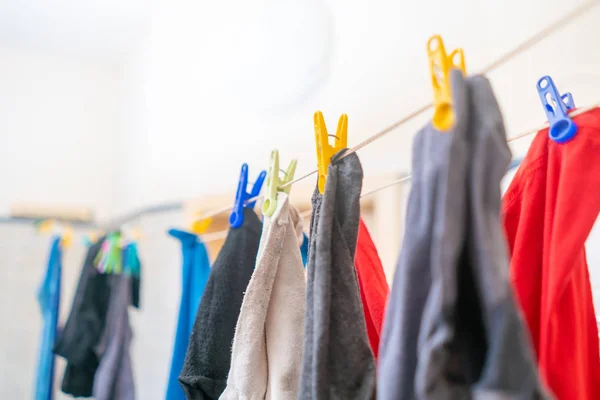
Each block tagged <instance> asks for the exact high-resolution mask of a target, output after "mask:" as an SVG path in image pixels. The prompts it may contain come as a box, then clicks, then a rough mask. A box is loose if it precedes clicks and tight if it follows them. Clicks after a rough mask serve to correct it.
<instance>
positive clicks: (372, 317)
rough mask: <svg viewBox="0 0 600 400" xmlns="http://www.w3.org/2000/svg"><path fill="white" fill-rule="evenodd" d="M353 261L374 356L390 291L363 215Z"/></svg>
mask: <svg viewBox="0 0 600 400" xmlns="http://www.w3.org/2000/svg"><path fill="white" fill-rule="evenodd" d="M354 265H355V267H356V274H357V276H358V284H359V286H360V298H361V300H362V305H363V311H364V313H365V322H366V324H367V334H368V336H369V342H370V343H371V349H372V350H373V354H374V355H375V358H377V354H378V353H379V338H380V336H381V327H382V325H383V316H384V313H385V302H386V300H387V296H388V292H389V291H390V289H389V286H388V284H387V280H386V278H385V272H384V271H383V266H382V265H381V260H380V259H379V254H377V249H376V248H375V244H374V243H373V240H372V239H371V235H370V234H369V230H368V229H367V226H366V225H365V223H364V221H363V220H362V218H361V219H360V223H359V225H358V241H357V243H356V256H355V257H354Z"/></svg>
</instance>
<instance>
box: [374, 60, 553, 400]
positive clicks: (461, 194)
mask: <svg viewBox="0 0 600 400" xmlns="http://www.w3.org/2000/svg"><path fill="white" fill-rule="evenodd" d="M451 78H452V94H453V102H454V108H455V113H456V122H455V125H454V127H453V129H452V130H451V131H449V132H439V131H437V130H435V129H434V128H433V127H432V126H431V125H427V126H426V127H425V128H423V129H422V130H421V131H420V132H419V133H418V135H417V137H416V139H415V142H414V151H413V180H412V190H411V193H410V198H409V204H408V212H407V218H406V231H405V239H404V243H403V247H402V252H401V256H400V260H399V264H398V268H397V271H396V276H395V277H394V283H393V287H392V293H391V295H390V298H389V300H388V307H387V312H386V318H385V322H384V331H383V337H382V342H381V345H380V352H379V354H380V356H379V372H378V379H377V381H378V393H377V397H378V399H431V400H434V399H435V400H437V399H450V400H452V399H470V398H474V399H523V400H525V399H540V398H546V397H545V396H546V394H545V393H544V389H543V387H542V386H541V384H540V379H539V376H538V372H537V367H536V364H535V362H534V358H533V352H532V348H531V344H530V340H529V337H528V334H527V331H526V329H525V327H524V325H523V321H522V320H521V318H520V315H519V312H518V309H517V307H516V305H515V301H514V297H513V293H512V290H511V287H510V284H509V281H508V260H507V255H508V252H507V250H506V244H505V239H504V236H503V231H502V227H501V225H500V180H501V179H502V177H503V175H504V174H505V172H506V168H507V166H508V163H509V161H510V151H509V149H508V147H507V144H506V134H505V131H504V125H503V121H502V115H501V113H500V110H499V107H498V104H497V102H496V99H495V97H494V94H493V91H492V89H491V86H490V84H489V82H488V81H487V79H486V78H484V77H481V76H476V77H471V78H468V79H465V78H464V77H463V76H462V74H461V73H460V72H459V71H453V73H452V76H451Z"/></svg>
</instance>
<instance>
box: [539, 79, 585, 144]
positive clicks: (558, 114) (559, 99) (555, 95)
mask: <svg viewBox="0 0 600 400" xmlns="http://www.w3.org/2000/svg"><path fill="white" fill-rule="evenodd" d="M537 90H538V94H539V95H540V100H541V101H542V105H543V106H544V111H546V117H547V118H548V125H550V129H549V130H548V135H549V136H550V139H552V140H554V141H555V142H556V143H566V142H568V141H569V140H571V139H573V138H574V137H575V134H576V133H577V125H575V122H573V120H572V119H571V118H570V117H569V114H568V113H567V111H568V110H571V109H573V108H575V103H574V101H573V96H572V95H571V93H565V94H564V95H562V96H561V95H560V94H559V92H558V89H556V85H554V81H553V80H552V78H551V77H550V76H548V75H546V76H542V77H541V78H540V80H539V81H538V82H537Z"/></svg>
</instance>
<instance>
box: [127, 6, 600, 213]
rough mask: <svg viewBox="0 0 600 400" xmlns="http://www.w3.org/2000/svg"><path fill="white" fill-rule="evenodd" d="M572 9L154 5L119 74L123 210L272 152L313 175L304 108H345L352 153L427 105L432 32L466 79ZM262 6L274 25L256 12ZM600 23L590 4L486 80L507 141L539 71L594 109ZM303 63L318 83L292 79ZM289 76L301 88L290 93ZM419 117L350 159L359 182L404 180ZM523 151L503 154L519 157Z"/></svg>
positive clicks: (528, 118) (203, 186) (525, 116)
mask: <svg viewBox="0 0 600 400" xmlns="http://www.w3.org/2000/svg"><path fill="white" fill-rule="evenodd" d="M583 1H584V0H577V1H571V2H565V1H561V0H549V1H542V0H534V1H528V2H523V1H520V0H507V1H503V2H480V1H475V0H460V1H453V2H442V1H432V2H411V3H407V2H391V1H385V0H375V1H369V2H348V1H341V0H328V1H325V2H323V1H320V0H311V1H305V2H296V1H291V0H286V1H280V2H274V1H272V0H261V1H260V2H259V4H255V2H250V3H248V2H246V3H242V2H234V1H223V2H189V1H183V0H175V1H170V2H168V3H167V2H165V3H163V4H159V5H158V6H157V8H156V9H155V10H154V13H153V14H152V32H151V34H150V35H149V37H148V38H147V39H146V41H145V44H144V46H143V47H142V49H141V50H140V51H139V52H138V53H136V54H134V55H132V56H131V57H130V59H129V62H128V65H127V67H126V68H125V75H126V76H128V78H127V80H130V79H131V80H132V81H134V82H135V85H134V87H132V90H133V91H134V92H135V93H133V94H130V96H131V98H132V99H134V100H135V101H136V103H135V104H136V106H135V107H137V108H136V112H135V113H125V115H124V118H125V119H126V122H125V124H126V126H127V127H128V131H132V132H135V136H134V137H129V139H128V140H131V141H132V142H131V146H133V147H135V148H137V149H140V153H139V154H137V155H136V163H135V164H136V165H134V166H133V170H131V171H130V181H133V182H136V186H135V191H134V190H131V191H130V192H129V193H127V194H125V198H124V201H123V203H122V204H123V205H124V207H131V206H133V205H135V204H143V203H152V202H156V201H163V200H168V199H178V198H182V197H183V198H186V197H193V196H196V195H199V194H204V193H214V192H218V191H229V192H233V191H234V189H235V185H236V181H237V176H238V171H239V166H240V164H241V163H242V162H243V161H247V162H249V163H250V164H251V174H255V173H256V171H257V170H258V169H260V168H264V167H265V166H266V163H267V160H268V157H269V152H270V150H271V149H272V148H273V147H277V148H279V150H280V155H281V157H282V158H283V159H284V160H286V159H288V158H290V157H296V158H298V159H299V167H298V168H299V169H298V171H299V173H302V172H307V171H310V170H313V169H314V167H315V165H316V162H315V156H314V153H315V150H314V146H315V145H314V133H313V126H312V114H313V112H314V111H315V110H317V109H320V110H323V111H324V113H325V118H326V121H327V123H328V126H329V127H330V128H329V129H330V131H334V130H335V125H336V123H337V119H338V118H339V115H340V113H342V112H346V113H348V114H349V132H350V134H349V135H350V144H356V143H358V142H359V141H361V140H363V139H365V138H366V137H368V136H369V135H371V134H373V133H374V132H376V131H378V130H380V129H382V128H384V127H386V126H387V125H389V124H391V123H392V122H395V121H396V120H398V119H399V118H400V117H402V116H403V115H405V114H407V113H409V112H410V111H412V110H414V109H415V108H418V107H419V106H420V105H422V104H424V103H427V102H429V101H430V100H431V89H430V83H429V81H428V70H427V62H426V58H425V57H426V55H425V44H426V41H427V38H428V37H429V36H430V35H431V34H433V33H441V34H443V36H444V38H445V40H446V43H447V46H448V47H450V48H453V47H455V46H457V45H461V46H463V47H464V48H465V51H466V57H467V68H468V70H469V71H471V72H473V71H477V70H479V69H481V68H483V67H484V66H485V65H487V64H488V63H489V62H491V61H492V60H494V59H496V58H497V57H498V56H499V55H501V54H503V53H505V52H506V51H508V50H509V49H512V48H513V47H514V46H516V45H517V44H519V43H520V42H522V41H523V40H524V39H525V38H527V37H528V36H530V35H532V34H533V33H535V32H536V31H537V30H539V29H541V28H542V27H544V26H546V25H548V24H549V23H550V22H552V21H554V20H556V19H557V18H560V17H561V16H563V15H564V14H565V13H567V12H568V11H569V10H572V9H574V8H575V7H576V6H578V5H580V4H582V3H583ZM274 3H277V4H278V5H279V6H278V7H275V6H274ZM298 3H301V4H302V6H299V5H298ZM265 5H269V6H270V7H271V10H272V11H271V13H272V15H274V16H276V17H277V18H284V17H285V19H284V21H285V22H281V21H280V20H278V19H277V18H275V17H274V18H272V19H271V20H269V19H268V18H267V17H265V16H264V15H263V14H261V13H260V10H263V9H264V7H263V6H265ZM286 7H288V8H287V9H286ZM300 7H304V8H303V9H301V11H299V10H300ZM286 10H288V11H289V10H295V12H294V13H290V15H288V14H286ZM434 11H435V12H434ZM294 15H296V17H294ZM599 18H600V7H597V8H595V9H593V11H591V12H588V13H587V14H586V15H585V16H583V17H582V18H580V19H579V20H577V21H576V22H575V23H574V24H572V25H570V26H567V27H566V28H565V29H564V30H562V31H560V32H558V33H556V34H554V35H552V36H551V37H549V38H548V40H547V41H545V42H543V43H541V44H540V45H538V46H536V47H535V48H534V49H533V50H531V51H529V52H527V53H526V54H525V55H522V56H519V57H516V58H515V59H514V60H512V61H510V62H509V63H508V64H507V65H505V66H503V67H501V68H500V69H498V71H497V72H494V73H492V74H490V78H491V79H492V82H493V84H494V87H495V89H496V92H497V95H498V98H499V101H500V102H501V105H502V108H503V110H504V112H505V116H506V125H507V128H508V131H509V134H517V133H519V132H521V131H522V130H527V129H530V128H533V127H536V126H538V125H539V124H541V123H542V122H543V121H544V119H545V116H544V113H543V110H542V107H541V105H540V103H539V99H538V96H537V93H536V90H535V83H536V81H537V79H538V78H539V77H541V76H542V75H545V74H551V75H552V76H553V77H554V79H555V81H556V82H557V85H558V86H559V88H560V89H562V90H571V91H572V92H573V94H574V95H575V101H576V103H577V104H581V105H585V104H589V103H591V102H593V101H596V100H598V99H597V90H596V85H593V84H590V82H594V81H595V80H597V78H598V73H597V72H596V71H597V70H598V68H599V67H600V52H595V51H590V50H589V46H590V42H589V40H588V38H593V37H597V36H598V34H599V33H600V31H599V29H600V28H598V24H597V23H596V21H597V20H598V19H599ZM265 20H266V21H270V22H268V23H265V22H264V21H265ZM328 21H329V23H330V24H331V25H328ZM329 32H333V39H332V40H331V41H330V40H329V39H328V36H327V35H328V33H329ZM269 35H270V40H269V41H267V42H263V43H261V44H258V41H259V39H260V38H264V36H269ZM590 40H591V39H590ZM330 47H331V48H332V53H331V55H330V57H329V58H328V57H327V56H324V55H323V54H324V52H326V50H325V49H327V48H330ZM290 49H292V50H291V51H290ZM327 62H329V64H327ZM310 68H313V70H315V71H316V73H315V75H316V76H317V77H318V79H316V80H309V79H305V76H306V74H305V72H306V71H307V70H310ZM297 81H301V82H302V84H303V85H304V86H305V87H309V88H310V90H308V89H307V90H306V91H305V92H301V91H300V89H299V88H298V85H297ZM139 99H143V102H142V103H143V107H140V102H139V101H137V100H139ZM273 99H279V101H278V102H276V104H272V100H273ZM125 107H126V109H128V106H125ZM129 107H131V106H129ZM429 115H430V114H429V113H427V114H426V115H424V118H428V117H429ZM424 118H420V119H417V120H415V121H414V122H413V123H409V124H407V125H406V126H405V127H403V128H402V129H398V130H397V131H395V132H394V133H391V134H389V135H388V136H387V137H386V138H384V139H381V140H380V141H379V142H376V143H375V144H373V145H371V146H369V147H368V148H366V149H364V150H362V151H361V152H360V156H361V159H362V161H363V164H364V169H365V174H366V175H373V174H376V173H383V172H390V171H393V172H398V171H407V170H408V169H409V166H410V149H411V140H412V137H413V135H414V133H415V131H416V130H417V129H418V128H419V127H420V126H421V124H422V123H423V121H424ZM528 142H529V140H528V139H523V140H521V141H520V142H519V143H518V144H516V145H515V151H516V152H517V153H521V154H522V153H524V152H525V151H526V148H527V145H528Z"/></svg>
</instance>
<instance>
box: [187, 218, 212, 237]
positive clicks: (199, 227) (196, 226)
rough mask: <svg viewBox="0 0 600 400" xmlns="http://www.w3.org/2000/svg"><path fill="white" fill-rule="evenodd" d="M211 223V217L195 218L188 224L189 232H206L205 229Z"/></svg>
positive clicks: (197, 233)
mask: <svg viewBox="0 0 600 400" xmlns="http://www.w3.org/2000/svg"><path fill="white" fill-rule="evenodd" d="M211 223H212V218H210V217H209V218H204V219H199V220H196V221H194V222H192V225H191V226H190V232H192V233H193V234H195V235H202V234H204V233H206V230H207V229H208V227H209V226H210V224H211Z"/></svg>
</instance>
